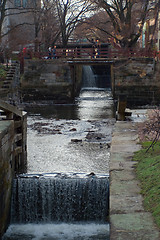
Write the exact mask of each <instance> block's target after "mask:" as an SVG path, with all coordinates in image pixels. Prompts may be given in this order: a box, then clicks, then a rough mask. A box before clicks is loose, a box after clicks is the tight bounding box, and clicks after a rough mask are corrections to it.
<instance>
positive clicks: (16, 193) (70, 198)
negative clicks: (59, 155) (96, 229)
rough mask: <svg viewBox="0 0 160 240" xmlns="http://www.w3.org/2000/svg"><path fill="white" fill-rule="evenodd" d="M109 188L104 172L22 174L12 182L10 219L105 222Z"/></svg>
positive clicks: (35, 221) (18, 221) (17, 221)
mask: <svg viewBox="0 0 160 240" xmlns="http://www.w3.org/2000/svg"><path fill="white" fill-rule="evenodd" d="M108 188H109V186H108V177H106V176H104V175H103V176H100V177H98V176H96V175H84V174H78V175H77V174H72V175H71V174H70V175H67V174H65V175H63V174H47V175H46V174H42V175H21V176H20V177H19V178H18V179H15V180H14V184H13V202H12V211H11V221H12V223H40V222H42V223H51V222H67V223H68V222H80V221H81V222H82V221H94V222H99V223H100V222H101V223H105V222H106V221H107V215H108ZM37 199H38V201H37Z"/></svg>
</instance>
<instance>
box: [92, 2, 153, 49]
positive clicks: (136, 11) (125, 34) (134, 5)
mask: <svg viewBox="0 0 160 240" xmlns="http://www.w3.org/2000/svg"><path fill="white" fill-rule="evenodd" d="M155 1H156V0H155ZM92 2H94V3H96V4H97V6H98V7H99V9H103V10H104V11H105V12H106V13H107V16H108V21H109V22H110V24H111V25H112V31H107V29H103V28H101V27H100V26H97V28H98V29H99V30H101V31H104V32H106V33H107V34H108V35H110V37H112V38H114V39H115V40H116V41H117V42H118V43H119V44H120V45H121V47H123V48H126V47H133V46H134V45H135V44H136V43H137V40H138V39H139V37H140V36H141V34H142V29H143V26H144V23H145V20H146V17H147V14H148V11H149V3H150V1H149V0H110V1H109V0H108V1H107V0H92Z"/></svg>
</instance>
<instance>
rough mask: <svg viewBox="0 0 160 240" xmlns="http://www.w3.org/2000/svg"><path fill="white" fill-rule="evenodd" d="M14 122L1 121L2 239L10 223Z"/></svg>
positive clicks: (0, 210) (0, 188)
mask: <svg viewBox="0 0 160 240" xmlns="http://www.w3.org/2000/svg"><path fill="white" fill-rule="evenodd" d="M13 143H14V121H13V120H11V121H10V120H8V121H7V120H6V121H0V239H1V237H2V235H3V233H4V231H5V230H6V228H7V225H8V223H9V213H10V201H11V188H12V179H13V177H14V160H13V159H14V157H13Z"/></svg>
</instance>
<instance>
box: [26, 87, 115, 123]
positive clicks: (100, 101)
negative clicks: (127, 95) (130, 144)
mask: <svg viewBox="0 0 160 240" xmlns="http://www.w3.org/2000/svg"><path fill="white" fill-rule="evenodd" d="M92 89H93V88H92ZM26 111H27V112H28V114H29V115H36V114H38V115H40V116H41V117H43V118H48V119H50V118H52V119H67V120H70V119H72V120H77V119H79V120H82V119H83V120H84V119H85V120H100V119H106V118H113V117H115V111H114V104H113V99H112V94H111V91H109V90H108V91H104V90H101V91H100V90H97V89H95V90H92V91H91V90H90V91H88V90H87V89H84V90H82V92H81V93H80V96H79V97H78V98H77V99H76V102H75V104H64V105H63V104H62V105H58V104H57V105H40V106H39V107H38V106H36V107H34V106H33V107H32V108H30V107H27V108H26Z"/></svg>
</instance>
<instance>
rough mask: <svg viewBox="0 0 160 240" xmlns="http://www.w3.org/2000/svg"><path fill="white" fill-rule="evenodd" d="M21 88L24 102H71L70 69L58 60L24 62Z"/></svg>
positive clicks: (71, 82)
mask: <svg viewBox="0 0 160 240" xmlns="http://www.w3.org/2000/svg"><path fill="white" fill-rule="evenodd" d="M21 88H22V95H23V100H24V101H33V100H34V101H36V100H37V101H38V100H40V101H41V100H42V101H43V100H52V101H54V102H56V103H58V102H60V103H61V102H64V103H65V102H66V103H67V102H71V101H72V100H73V95H72V94H73V79H72V76H71V67H70V66H69V64H68V63H67V62H66V61H64V60H60V59H53V60H52V59H49V60H45V59H43V60H29V59H28V60H25V63H24V76H23V78H22V81H21Z"/></svg>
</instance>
